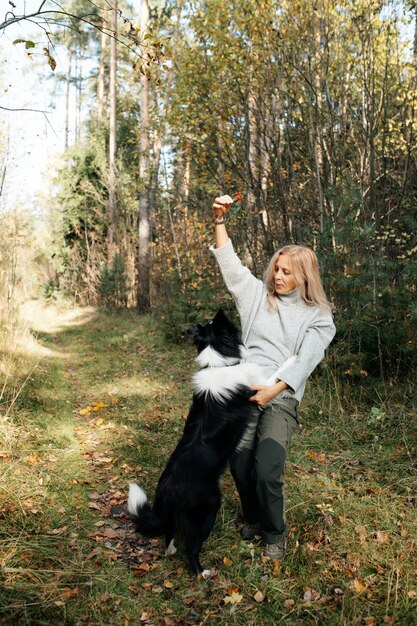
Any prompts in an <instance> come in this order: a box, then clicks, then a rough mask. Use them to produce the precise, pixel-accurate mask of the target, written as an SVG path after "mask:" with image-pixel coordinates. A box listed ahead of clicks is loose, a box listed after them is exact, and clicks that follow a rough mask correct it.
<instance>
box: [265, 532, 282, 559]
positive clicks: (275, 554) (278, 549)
mask: <svg viewBox="0 0 417 626" xmlns="http://www.w3.org/2000/svg"><path fill="white" fill-rule="evenodd" d="M264 556H268V557H269V558H270V559H276V560H278V561H282V559H283V558H284V557H285V538H282V539H280V540H279V542H278V543H268V544H267V545H266V548H265V550H264Z"/></svg>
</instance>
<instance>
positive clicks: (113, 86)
mask: <svg viewBox="0 0 417 626" xmlns="http://www.w3.org/2000/svg"><path fill="white" fill-rule="evenodd" d="M117 11H118V9H117V0H114V4H113V8H112V20H111V29H112V31H113V33H115V35H117ZM116 101H117V41H116V36H114V37H112V38H111V41H110V107H109V113H110V121H109V200H108V212H107V215H108V235H107V245H108V260H109V263H111V262H112V260H113V256H114V252H115V246H116V220H117V205H116V203H117V198H116V150H117V136H116V127H117V102H116Z"/></svg>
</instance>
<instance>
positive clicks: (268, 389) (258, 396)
mask: <svg viewBox="0 0 417 626" xmlns="http://www.w3.org/2000/svg"><path fill="white" fill-rule="evenodd" d="M287 387H288V385H287V383H285V382H284V381H283V380H279V381H278V382H277V383H275V385H271V386H267V385H254V386H253V387H252V389H253V390H254V391H256V393H255V395H253V396H252V397H251V398H249V400H250V401H251V402H256V404H257V405H258V406H259V408H261V409H263V408H264V407H265V406H266V405H267V404H269V403H270V402H271V400H273V399H274V398H275V396H277V395H278V394H279V393H281V391H284V389H287Z"/></svg>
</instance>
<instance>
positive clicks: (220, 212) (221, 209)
mask: <svg viewBox="0 0 417 626" xmlns="http://www.w3.org/2000/svg"><path fill="white" fill-rule="evenodd" d="M232 204H233V200H232V198H231V197H230V196H219V197H218V198H216V199H215V201H214V202H213V217H214V219H215V220H221V219H222V218H223V217H224V215H225V214H226V213H227V211H228V210H229V209H230V207H231V206H232Z"/></svg>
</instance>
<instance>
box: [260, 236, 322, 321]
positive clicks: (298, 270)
mask: <svg viewBox="0 0 417 626" xmlns="http://www.w3.org/2000/svg"><path fill="white" fill-rule="evenodd" d="M281 254H287V255H288V256H289V260H290V266H291V271H292V273H293V275H294V280H295V282H296V284H297V288H298V289H299V291H300V294H301V297H302V298H303V300H304V302H305V303H306V304H308V305H309V306H318V307H320V308H321V309H323V310H326V311H331V309H332V306H331V304H330V302H329V301H328V299H327V297H326V294H325V293H324V289H323V284H322V282H321V278H320V269H319V262H318V260H317V256H316V254H315V252H313V250H311V248H307V247H306V246H298V245H288V246H284V247H283V248H281V249H280V250H278V251H277V252H275V254H274V255H273V257H272V259H271V260H270V262H269V265H268V267H267V268H266V272H265V275H264V282H265V286H266V289H267V292H268V295H269V296H270V298H272V297H273V296H274V295H275V266H276V263H277V260H278V257H279V256H280V255H281Z"/></svg>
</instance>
